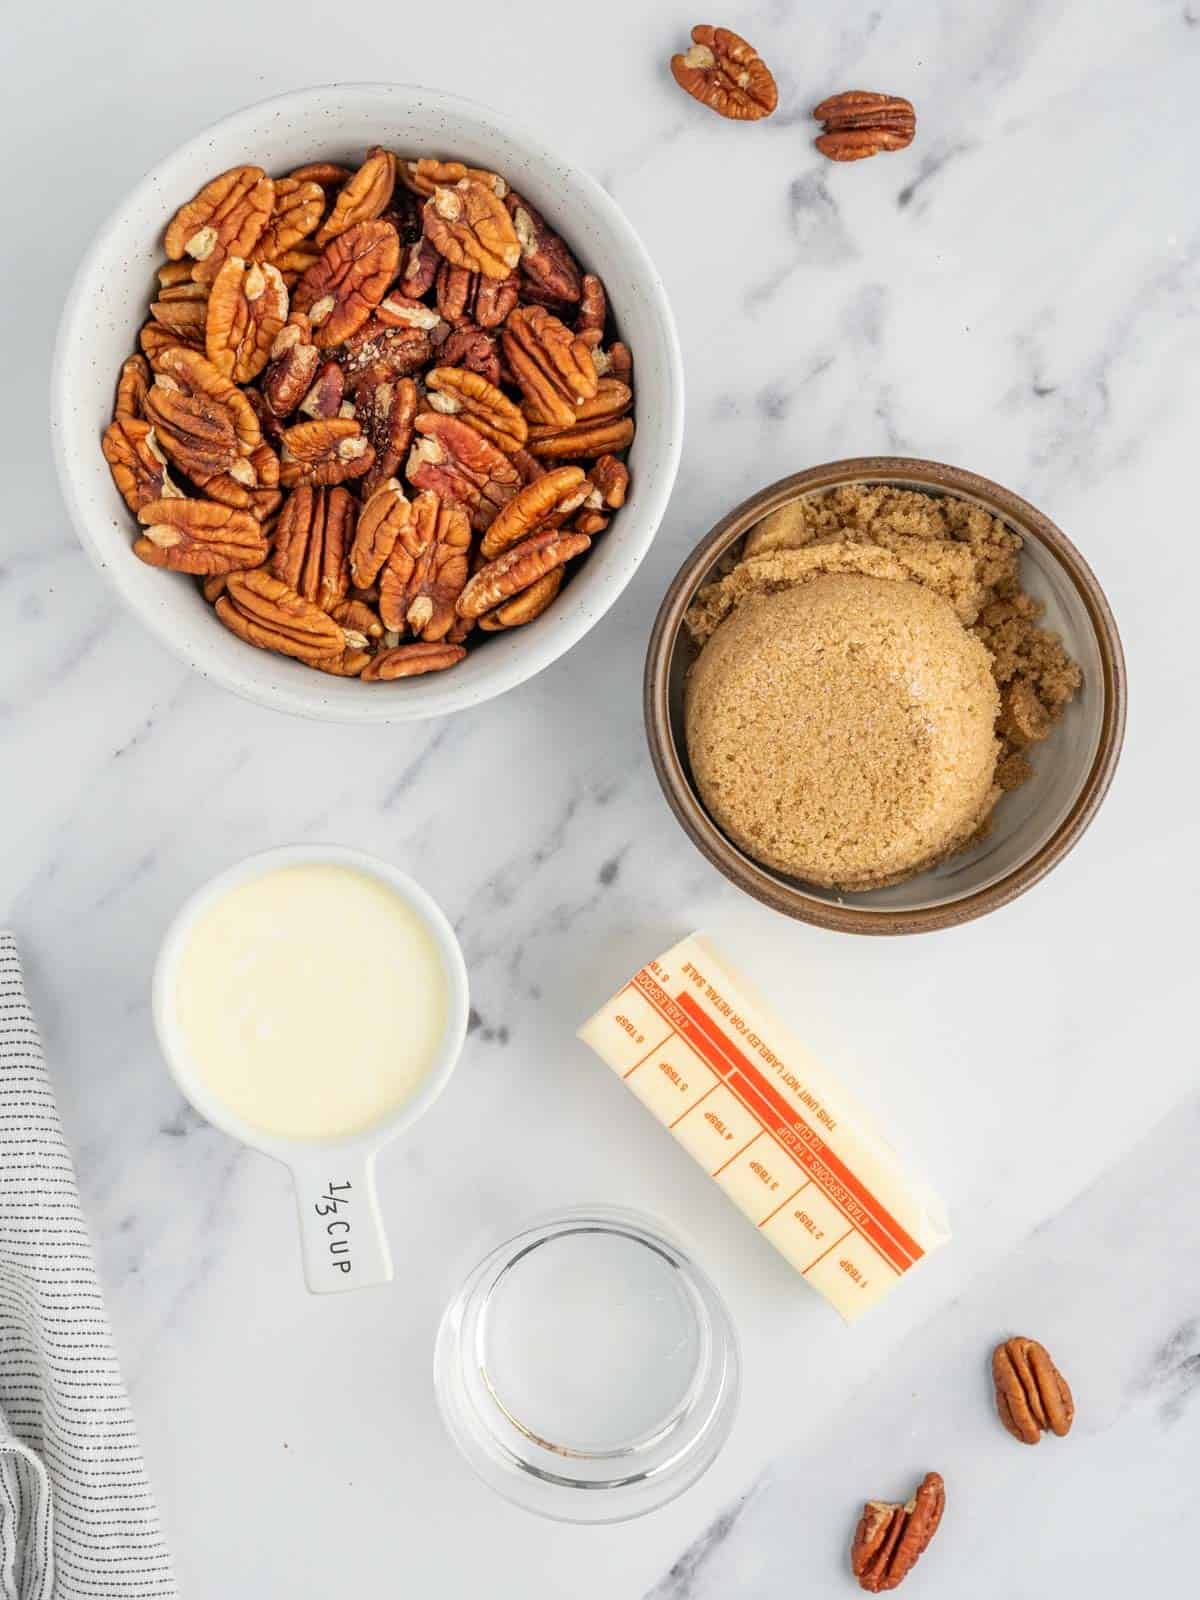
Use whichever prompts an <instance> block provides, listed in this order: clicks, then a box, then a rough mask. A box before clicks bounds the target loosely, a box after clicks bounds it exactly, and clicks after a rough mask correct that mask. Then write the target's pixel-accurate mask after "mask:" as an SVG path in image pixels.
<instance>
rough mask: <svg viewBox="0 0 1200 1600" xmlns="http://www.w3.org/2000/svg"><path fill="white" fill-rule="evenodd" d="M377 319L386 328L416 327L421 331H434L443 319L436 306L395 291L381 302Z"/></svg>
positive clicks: (377, 311)
mask: <svg viewBox="0 0 1200 1600" xmlns="http://www.w3.org/2000/svg"><path fill="white" fill-rule="evenodd" d="M375 320H376V322H378V323H379V324H380V325H381V326H382V327H384V328H416V329H418V330H419V331H420V332H421V333H433V332H434V330H435V329H437V328H438V327H440V326H441V321H442V319H441V316H440V315H439V314H438V312H437V311H436V310H435V308H434V307H433V306H427V305H426V304H425V302H424V300H415V299H414V298H413V297H412V296H411V295H407V294H396V293H395V292H393V293H392V294H389V295H388V297H387V299H386V300H381V301H380V302H379V306H378V308H377V310H376V312H375Z"/></svg>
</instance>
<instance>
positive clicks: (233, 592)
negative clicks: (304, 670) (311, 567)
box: [216, 567, 346, 665]
mask: <svg viewBox="0 0 1200 1600" xmlns="http://www.w3.org/2000/svg"><path fill="white" fill-rule="evenodd" d="M216 610H217V616H218V617H220V619H221V621H222V622H223V623H224V624H225V626H226V627H227V628H228V629H230V631H231V632H233V633H236V634H237V635H238V637H239V638H241V639H245V640H246V642H247V643H248V644H253V645H257V646H258V648H259V649H260V650H274V651H277V652H278V653H279V654H280V655H285V656H294V657H295V658H296V659H297V660H298V661H304V662H306V663H308V664H310V665H312V664H314V663H316V662H318V661H322V660H325V659H327V658H328V657H330V656H337V657H340V656H341V654H342V652H343V650H345V648H346V637H345V633H344V632H343V630H342V629H341V628H340V627H339V626H338V624H337V623H336V622H335V621H334V620H333V618H332V617H330V616H327V615H326V614H325V612H324V611H322V610H321V609H320V607H319V606H315V605H313V603H312V601H311V600H306V599H305V598H304V596H303V595H299V594H297V593H296V592H295V591H294V590H293V589H289V588H288V586H287V584H286V583H284V582H283V581H282V579H280V578H276V577H275V576H274V575H273V574H272V573H270V572H267V571H265V570H264V569H263V568H261V567H260V568H259V569H258V570H257V571H254V572H233V573H230V575H229V578H228V581H227V582H226V584H225V593H224V594H223V595H222V596H221V597H220V598H219V599H218V601H217V606H216Z"/></svg>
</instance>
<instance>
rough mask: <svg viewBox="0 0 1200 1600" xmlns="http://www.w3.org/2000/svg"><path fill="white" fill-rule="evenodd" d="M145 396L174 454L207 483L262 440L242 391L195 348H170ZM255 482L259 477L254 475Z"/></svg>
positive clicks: (191, 475)
mask: <svg viewBox="0 0 1200 1600" xmlns="http://www.w3.org/2000/svg"><path fill="white" fill-rule="evenodd" d="M159 369H160V370H159V374H158V376H157V377H156V379H155V381H154V383H153V384H152V385H151V387H150V389H149V391H148V392H147V395H146V402H145V409H146V420H147V421H148V422H150V423H152V424H153V426H154V429H155V432H156V435H157V438H158V442H159V444H160V445H161V446H162V448H163V450H164V451H165V452H166V454H167V455H168V456H169V458H170V459H171V460H172V461H173V462H174V463H175V465H176V466H177V467H179V469H180V471H182V472H185V473H186V474H187V475H188V477H189V478H192V479H194V480H195V481H196V482H197V483H199V484H201V485H202V486H203V485H204V483H205V482H206V481H207V479H208V478H210V477H212V476H214V475H215V474H217V473H221V472H228V471H229V470H230V469H231V468H232V467H233V466H234V464H235V463H236V462H237V461H238V459H239V457H241V456H248V455H249V454H250V452H251V451H252V450H256V449H257V448H258V446H259V445H260V444H261V443H262V430H261V428H260V427H259V423H258V418H257V417H256V416H255V415H254V411H253V409H252V408H251V406H250V403H249V401H248V400H247V399H246V397H245V395H244V394H242V392H241V390H240V389H238V388H237V387H236V386H235V385H234V384H232V383H231V382H230V381H229V379H228V378H226V377H224V376H223V375H222V374H221V373H220V372H218V371H217V369H216V367H214V366H213V365H212V363H211V362H209V361H206V360H205V359H204V357H203V356H202V355H199V354H198V353H197V352H196V351H194V350H179V349H176V350H167V351H164V352H163V354H162V356H161V357H160V358H159ZM252 481H255V480H252Z"/></svg>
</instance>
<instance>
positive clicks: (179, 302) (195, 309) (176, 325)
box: [150, 284, 208, 350]
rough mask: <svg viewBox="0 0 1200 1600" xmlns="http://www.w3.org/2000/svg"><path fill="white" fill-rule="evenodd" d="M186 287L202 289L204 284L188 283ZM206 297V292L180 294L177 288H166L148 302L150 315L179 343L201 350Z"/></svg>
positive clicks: (202, 346) (204, 286)
mask: <svg viewBox="0 0 1200 1600" xmlns="http://www.w3.org/2000/svg"><path fill="white" fill-rule="evenodd" d="M186 287H187V288H189V289H191V288H195V289H204V288H206V285H204V284H188V285H187V286H186ZM167 296H170V297H171V298H169V299H168V298H167ZM207 298H208V297H207V295H206V294H201V295H192V294H184V295H180V294H179V293H178V291H177V290H175V289H168V290H165V291H164V293H163V295H162V296H161V297H160V298H159V299H157V300H152V301H151V302H150V315H151V316H152V317H153V318H154V320H155V322H157V323H158V325H159V327H160V328H166V330H167V332H168V333H173V334H174V335H175V337H176V338H177V339H178V340H179V342H180V343H181V344H186V345H190V346H191V347H192V349H193V350H202V349H203V348H204V323H205V317H206V315H207V305H206V302H207Z"/></svg>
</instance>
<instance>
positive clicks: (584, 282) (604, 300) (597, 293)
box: [575, 272, 608, 344]
mask: <svg viewBox="0 0 1200 1600" xmlns="http://www.w3.org/2000/svg"><path fill="white" fill-rule="evenodd" d="M607 322H608V295H607V294H606V293H605V292H604V285H603V284H602V283H601V282H600V279H599V278H598V277H597V276H596V274H595V273H594V272H585V273H584V275H583V277H582V278H581V280H580V285H579V314H578V316H577V317H576V318H575V332H576V333H577V334H579V336H580V337H581V338H584V339H588V338H589V337H594V338H595V340H596V342H597V344H598V343H599V342H600V340H601V339H603V337H604V329H605V326H606V324H607Z"/></svg>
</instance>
